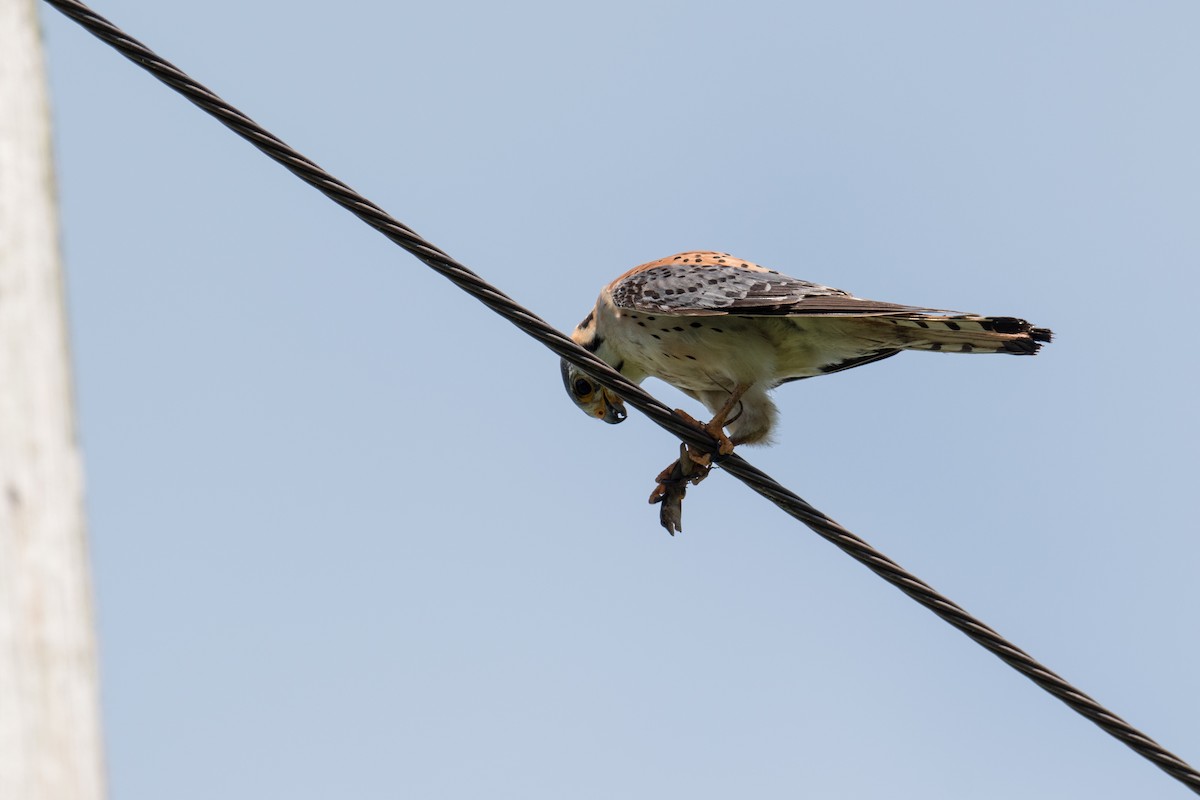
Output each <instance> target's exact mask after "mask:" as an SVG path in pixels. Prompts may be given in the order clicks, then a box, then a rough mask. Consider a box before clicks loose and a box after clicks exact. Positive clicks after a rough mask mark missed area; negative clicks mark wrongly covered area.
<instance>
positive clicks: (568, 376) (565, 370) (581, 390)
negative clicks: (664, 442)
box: [562, 360, 626, 425]
mask: <svg viewBox="0 0 1200 800" xmlns="http://www.w3.org/2000/svg"><path fill="white" fill-rule="evenodd" d="M562 377H563V386H565V387H566V389H567V394H569V395H571V399H572V400H574V401H575V405H577V406H579V407H580V408H582V409H583V413H585V414H587V415H588V416H589V417H595V418H596V419H602V420H604V421H605V422H607V423H609V424H610V425H616V424H617V423H618V422H624V421H625V417H626V413H625V404H624V403H622V402H621V398H619V397H617V396H616V395H615V394H613V393H612V392H610V391H609V390H608V389H605V388H604V387H603V386H601V385H600V384H598V383H596V382H595V381H594V380H592V379H591V378H590V377H589V376H588V375H587V374H586V373H584V372H583V371H581V370H580V369H579V368H578V367H576V366H575V365H574V364H572V363H570V362H568V361H565V360H564V361H563V362H562Z"/></svg>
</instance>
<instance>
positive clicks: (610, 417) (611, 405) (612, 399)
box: [600, 389, 629, 425]
mask: <svg viewBox="0 0 1200 800" xmlns="http://www.w3.org/2000/svg"><path fill="white" fill-rule="evenodd" d="M600 391H601V393H602V396H603V399H604V416H602V417H600V419H602V420H604V421H605V422H607V423H608V424H609V425H616V424H617V423H618V422H624V421H625V417H627V416H629V415H628V414H626V413H625V404H624V403H622V402H621V398H619V397H617V396H616V395H615V394H613V393H612V392H610V391H609V390H608V389H601V390H600Z"/></svg>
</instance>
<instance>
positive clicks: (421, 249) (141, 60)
mask: <svg viewBox="0 0 1200 800" xmlns="http://www.w3.org/2000/svg"><path fill="white" fill-rule="evenodd" d="M46 2H47V3H49V4H50V5H52V6H54V7H55V8H56V9H58V10H59V11H61V12H62V13H63V14H65V15H66V16H67V17H69V18H71V19H73V20H75V21H76V22H78V23H79V24H80V25H82V26H83V27H84V28H86V29H87V30H88V31H89V32H91V33H92V34H94V35H95V36H96V37H98V38H99V39H101V40H102V41H104V42H105V43H107V44H109V45H111V46H112V47H114V48H116V49H117V50H118V51H120V53H121V54H122V55H124V56H125V57H126V58H128V59H129V60H130V61H133V62H134V63H135V64H137V65H138V66H140V67H142V68H143V69H145V70H147V71H148V72H150V73H151V74H153V75H154V76H155V77H156V78H158V79H159V80H160V81H162V82H163V83H165V84H167V85H168V86H170V87H171V88H172V89H174V90H175V91H177V92H179V93H180V94H182V95H183V96H184V97H186V98H187V99H188V100H190V101H191V102H192V103H194V104H196V105H197V106H199V107H200V108H201V109H202V110H204V111H205V112H207V113H208V114H210V115H212V116H214V117H216V118H217V119H218V120H220V121H221V123H222V124H224V125H225V126H226V127H228V128H229V129H230V130H232V131H233V132H234V133H236V134H238V135H239V136H241V137H242V138H244V139H246V140H247V141H249V142H250V143H251V144H253V145H254V146H255V147H257V148H258V149H259V150H261V151H262V152H263V153H265V154H266V155H267V156H269V157H271V158H272V159H274V160H275V161H278V162H279V163H280V164H282V165H283V166H284V167H286V168H287V169H288V170H289V171H291V172H292V173H293V174H294V175H296V177H298V178H300V179H301V180H303V181H304V182H305V183H308V184H309V185H311V186H313V187H314V188H316V189H318V190H319V191H321V192H322V193H323V194H325V195H326V196H327V197H329V198H330V199H331V200H333V201H334V202H335V203H337V204H338V205H340V206H342V207H343V208H345V209H347V210H348V211H350V212H351V213H352V214H354V215H355V216H357V217H358V218H359V219H361V220H362V221H363V222H365V223H367V224H368V225H370V226H371V227H373V228H375V229H376V230H378V231H379V232H380V233H382V234H383V235H384V236H386V237H387V238H389V239H391V240H392V241H393V242H395V243H396V244H398V245H399V246H400V247H402V248H404V249H405V250H407V251H408V252H409V253H411V254H412V255H413V256H415V257H416V258H417V259H419V260H420V261H422V262H423V263H425V264H426V265H427V266H429V267H430V268H432V269H434V270H435V271H437V272H438V273H440V274H441V275H443V276H444V277H446V278H447V279H449V280H450V281H451V282H453V283H454V284H455V285H456V286H458V287H459V288H460V289H462V290H463V291H465V292H467V293H469V294H471V295H472V296H474V297H475V298H476V299H478V300H479V301H480V302H482V303H483V304H484V305H486V306H487V307H488V308H490V309H491V310H492V311H495V312H496V313H497V314H499V315H501V316H502V317H504V318H505V319H507V320H508V321H510V322H512V323H513V324H514V325H516V326H517V327H518V328H520V329H521V330H522V331H524V332H525V333H527V334H529V335H530V336H532V337H533V338H535V339H537V340H538V341H539V342H541V343H542V344H544V345H545V346H546V347H548V348H549V349H550V350H552V351H554V352H555V353H556V354H558V355H559V356H561V357H562V358H565V359H566V360H567V361H569V362H571V363H572V364H575V365H576V366H578V367H580V368H581V369H584V370H586V371H587V372H588V373H589V374H590V375H592V376H593V377H595V378H596V380H597V381H598V382H599V383H601V384H602V385H604V386H606V387H607V388H609V389H611V390H612V391H614V392H616V393H617V394H618V395H620V397H621V398H622V399H623V400H625V401H626V402H627V403H629V404H630V405H632V406H633V407H634V408H636V409H638V410H639V411H641V412H642V413H644V414H646V416H648V417H650V419H652V420H653V421H654V422H656V423H657V424H658V425H659V426H661V427H663V428H665V429H666V430H668V431H669V432H671V433H672V434H674V435H675V436H677V437H678V438H679V439H681V440H682V441H684V442H686V443H688V444H690V445H694V446H696V447H698V448H700V449H701V450H703V451H705V452H716V442H715V441H713V440H712V438H711V437H709V436H708V435H707V434H705V433H703V432H701V431H699V430H697V429H696V428H694V427H692V426H691V425H689V424H687V423H686V422H684V421H683V420H681V419H680V418H679V417H678V416H676V415H675V413H674V412H673V411H672V410H671V409H670V408H669V407H668V406H666V405H664V404H663V403H662V402H660V401H658V400H657V399H655V398H654V397H652V396H651V395H650V394H649V393H647V392H646V391H645V390H644V389H642V388H641V387H640V386H638V385H636V384H634V383H631V382H630V381H628V380H627V379H626V378H625V377H624V376H622V375H621V374H620V373H618V372H616V371H615V370H613V369H612V368H611V367H609V366H608V365H607V364H605V363H604V362H603V361H601V360H600V359H598V358H596V357H595V356H594V355H592V354H591V353H589V352H588V351H586V350H584V349H583V348H582V347H579V346H578V345H576V344H575V343H574V342H573V341H571V339H570V338H568V337H567V336H565V335H563V334H562V333H561V332H559V331H558V330H557V329H555V328H554V327H552V326H551V325H550V324H549V323H547V322H546V321H545V320H543V319H541V318H540V317H538V316H537V315H536V314H534V313H533V312H531V311H529V310H528V309H526V308H524V307H523V306H521V305H520V304H519V303H517V302H516V301H515V300H513V299H512V298H510V297H509V296H508V295H506V294H504V293H503V292H501V291H500V290H499V289H497V288H495V287H494V286H492V285H490V284H489V283H487V282H486V281H484V280H483V279H482V278H480V277H479V276H478V275H476V274H475V273H474V272H472V271H471V270H469V269H467V268H466V267H464V266H463V265H461V264H459V263H458V262H457V261H455V260H454V259H452V258H450V256H448V255H446V253H445V252H444V251H442V250H441V249H439V248H437V247H435V246H434V245H432V244H430V243H429V242H427V241H425V240H424V239H423V238H421V237H420V236H419V235H418V234H417V233H416V232H414V231H413V230H412V229H411V228H409V227H408V226H406V225H404V224H402V223H400V222H398V221H397V220H395V219H393V218H392V217H391V216H390V215H388V214H387V213H386V212H385V211H384V210H383V209H381V208H380V207H379V206H377V205H375V204H374V203H372V202H371V201H370V200H367V199H366V198H365V197H363V196H361V195H359V194H358V193H357V192H355V191H354V190H353V189H351V188H350V187H349V186H347V185H346V184H344V183H342V182H341V181H340V180H338V179H337V178H334V177H333V176H332V175H330V174H329V173H327V172H325V171H324V170H323V169H321V168H320V167H318V166H317V165H316V164H314V163H313V162H312V161H310V160H309V159H308V158H306V157H304V156H303V155H301V154H300V153H298V152H296V151H295V150H293V149H292V148H290V147H288V146H287V145H286V144H285V143H284V142H283V141H282V140H281V139H279V138H278V137H276V136H275V135H274V134H272V133H270V132H268V131H267V130H265V129H263V128H262V127H261V126H259V125H258V124H257V123H255V122H254V121H253V120H252V119H250V118H249V117H248V116H246V115H245V114H243V113H242V112H241V111H239V110H238V109H236V108H234V107H233V106H231V105H229V104H228V103H226V102H225V101H224V100H222V99H221V98H220V97H218V96H217V95H216V94H215V93H214V92H212V91H210V90H209V89H207V88H205V87H204V86H202V85H200V84H199V83H197V82H196V81H195V80H193V79H192V78H191V77H190V76H188V75H187V74H186V73H184V72H183V71H182V70H180V69H179V68H178V67H176V66H174V65H173V64H171V63H170V62H168V61H166V60H164V59H162V58H160V57H159V56H158V55H156V54H155V53H154V52H153V51H151V50H150V49H149V48H147V47H146V46H145V45H143V44H142V43H141V42H139V41H137V40H136V39H134V38H132V37H130V36H129V35H127V34H126V33H125V32H123V31H122V30H121V29H120V28H117V27H116V26H115V25H113V24H112V23H111V22H109V21H108V20H107V19H105V18H104V17H102V16H100V15H99V14H97V13H96V12H94V11H92V10H91V9H90V8H88V7H87V6H86V5H84V4H83V3H79V2H75V0H46ZM720 463H721V466H722V468H723V469H725V471H727V472H729V473H730V474H731V475H733V476H735V477H736V478H738V479H739V480H741V481H742V482H743V483H745V484H746V485H747V486H749V487H750V488H751V489H753V490H754V491H756V492H758V493H759V494H760V495H762V496H763V497H765V498H767V499H768V500H770V501H771V502H773V503H775V505H777V506H779V507H780V508H781V509H783V511H784V512H786V513H787V514H789V515H791V516H792V517H794V518H796V519H797V520H799V521H801V522H803V523H804V524H805V525H807V526H808V527H810V528H811V529H812V530H814V531H815V532H816V533H818V534H820V535H821V536H822V537H824V538H825V539H827V540H829V541H830V542H832V543H833V544H835V545H837V546H838V547H840V548H841V549H842V550H843V551H845V552H846V553H847V554H848V555H850V556H851V557H852V558H854V559H856V560H858V561H859V562H861V563H863V564H864V565H866V566H867V568H869V569H870V570H871V571H872V572H874V573H875V574H876V575H878V576H879V577H881V578H883V579H884V580H886V581H887V582H888V583H890V584H892V585H893V586H895V587H897V588H898V589H900V591H902V592H904V593H905V594H907V595H908V596H909V597H911V598H912V599H913V600H916V601H917V602H918V603H920V604H921V605H923V606H925V607H926V608H928V609H929V610H930V611H932V612H933V613H935V614H937V615H938V616H939V617H941V618H942V619H943V620H945V621H946V622H948V623H950V624H951V625H953V626H954V627H955V628H958V629H959V630H960V631H962V632H963V633H965V634H966V635H967V636H969V637H970V638H971V639H972V640H974V641H975V642H976V643H978V644H979V645H981V646H983V647H984V648H986V649H987V650H989V651H991V652H992V653H993V654H995V655H996V656H997V657H999V658H1000V659H1001V660H1002V661H1004V662H1005V663H1006V664H1008V665H1009V666H1011V667H1012V668H1013V669H1015V670H1017V671H1018V672H1020V673H1021V674H1022V675H1024V676H1026V677H1027V678H1029V679H1030V680H1032V681H1033V682H1034V683H1036V684H1037V685H1038V686H1040V687H1042V688H1043V689H1045V690H1046V691H1047V692H1049V693H1050V694H1052V695H1054V696H1055V697H1057V698H1058V699H1059V700H1061V701H1062V702H1064V703H1066V704H1067V705H1068V706H1070V707H1071V708H1072V709H1074V710H1075V711H1076V712H1078V713H1079V714H1082V715H1083V716H1084V717H1087V718H1088V719H1090V720H1091V721H1092V722H1094V723H1096V725H1098V726H1100V727H1101V728H1102V729H1104V730H1105V731H1106V732H1107V733H1109V734H1110V735H1112V736H1113V737H1115V738H1116V739H1118V740H1120V741H1121V742H1123V743H1124V744H1126V745H1127V746H1129V747H1130V748H1131V749H1132V750H1133V751H1134V752H1136V753H1138V754H1139V755H1141V756H1143V757H1144V758H1146V759H1148V760H1150V761H1151V762H1153V763H1154V764H1155V765H1157V766H1158V767H1159V768H1160V769H1162V770H1163V771H1164V772H1166V773H1167V774H1168V775H1170V776H1172V777H1173V778H1175V779H1176V780H1178V781H1180V782H1181V783H1183V784H1184V785H1185V786H1187V787H1188V788H1189V789H1191V790H1192V791H1193V792H1195V793H1196V794H1200V773H1198V772H1197V771H1196V770H1195V769H1194V768H1193V767H1191V766H1190V765H1189V764H1188V763H1187V762H1185V761H1184V760H1183V759H1181V758H1179V757H1178V756H1176V755H1174V754H1173V753H1171V752H1170V751H1168V750H1166V749H1165V748H1163V747H1162V746H1161V745H1160V744H1158V743H1157V742H1155V741H1154V740H1153V739H1151V738H1150V737H1149V736H1147V735H1145V734H1144V733H1142V732H1141V731H1139V730H1138V729H1137V728H1134V727H1133V726H1132V725H1130V724H1129V723H1128V722H1126V721H1125V720H1123V719H1121V718H1120V717H1119V716H1117V715H1116V714H1114V713H1112V712H1111V711H1109V710H1108V709H1106V708H1105V707H1104V706H1102V705H1100V704H1099V703H1098V702H1096V701H1095V700H1093V699H1092V698H1091V697H1089V696H1088V695H1087V694H1084V693H1083V692H1081V691H1080V690H1079V689H1076V688H1075V687H1074V686H1072V685H1071V684H1070V683H1068V682H1067V681H1066V680H1064V679H1063V678H1062V677H1060V676H1059V675H1058V674H1057V673H1055V672H1054V671H1052V670H1050V669H1048V668H1047V667H1045V666H1043V665H1042V664H1040V663H1038V662H1037V661H1036V660H1035V659H1034V658H1033V657H1032V656H1030V655H1029V654H1028V653H1026V652H1025V651H1024V650H1021V649H1020V648H1019V647H1017V646H1016V645H1014V644H1012V643H1011V642H1009V641H1008V640H1007V639H1005V638H1004V637H1003V636H1001V635H1000V634H998V633H996V631H994V630H992V629H991V628H990V627H988V626H987V625H985V624H983V623H982V622H980V621H979V620H978V619H976V618H975V617H973V616H971V615H970V614H968V613H967V612H966V611H965V610H963V609H962V608H961V607H960V606H958V605H957V604H956V603H954V602H952V601H951V600H949V599H948V598H946V597H944V596H942V595H941V594H939V593H938V592H937V591H935V590H934V589H933V587H931V586H930V585H929V584H927V583H925V582H924V581H922V580H921V579H920V578H917V577H916V576H914V575H912V574H911V573H909V572H908V571H906V570H905V569H904V568H903V567H901V566H900V565H899V564H897V563H896V562H895V561H892V560H891V559H890V558H888V557H887V556H886V555H884V554H883V553H881V552H879V551H878V550H876V549H875V548H873V547H872V546H871V545H870V544H868V543H867V542H866V541H864V540H863V539H861V538H859V537H858V536H856V535H855V534H853V533H851V532H850V531H848V530H846V529H845V528H843V527H842V526H841V525H839V524H838V523H836V522H834V521H833V520H832V519H830V518H829V517H828V516H826V515H825V514H823V513H822V512H820V511H818V510H817V509H815V508H813V507H812V506H811V505H809V504H808V503H807V502H805V501H804V500H803V499H802V498H800V497H799V496H798V495H796V494H795V493H793V492H792V491H791V490H789V489H787V488H786V487H784V486H783V485H781V484H780V483H778V482H777V481H776V480H774V479H773V478H771V477H770V476H769V475H767V474H766V473H765V472H763V471H762V470H759V469H758V468H757V467H755V466H753V465H751V464H750V463H749V462H747V461H746V460H745V459H743V458H742V457H741V456H739V455H737V454H734V455H732V456H729V457H726V458H724V459H721V460H720Z"/></svg>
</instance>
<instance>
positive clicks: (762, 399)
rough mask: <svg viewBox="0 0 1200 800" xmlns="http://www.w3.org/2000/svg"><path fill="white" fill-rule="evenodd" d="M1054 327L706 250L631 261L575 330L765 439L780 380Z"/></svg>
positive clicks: (607, 354)
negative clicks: (877, 293) (913, 302)
mask: <svg viewBox="0 0 1200 800" xmlns="http://www.w3.org/2000/svg"><path fill="white" fill-rule="evenodd" d="M1050 337H1051V333H1050V331H1049V330H1048V329H1047V328H1037V327H1034V326H1033V325H1031V324H1030V323H1028V322H1026V321H1025V320H1023V319H1017V318H1015V317H985V316H979V315H976V314H963V313H958V312H953V311H945V310H940V309H933V308H918V307H915V306H904V305H896V304H895V303H882V302H878V301H875V300H864V299H862V298H859V297H855V296H853V295H851V294H850V293H848V292H844V291H842V290H841V289H831V288H830V287H828V286H821V285H819V284H816V283H809V282H808V281H802V280H797V279H796V278H790V277H788V276H787V275H783V274H781V273H779V272H776V271H774V270H770V269H766V268H764V267H760V266H758V265H757V264H752V263H750V262H748V261H743V260H742V259H740V258H735V257H733V256H731V255H728V254H726V253H710V252H694V253H680V254H679V255H675V256H670V257H668V258H664V259H660V260H658V261H651V262H650V263H648V264H643V265H642V266H640V267H635V268H634V269H632V270H630V271H629V272H626V273H625V274H624V275H622V276H621V277H619V278H617V279H616V280H615V281H613V282H612V283H610V284H609V285H608V286H606V287H604V290H603V291H602V292H600V299H599V300H597V301H596V307H595V308H594V309H592V311H591V313H589V314H588V315H587V317H586V318H585V319H584V320H583V322H581V323H580V324H579V326H578V327H577V328H576V329H575V332H574V333H573V334H572V336H571V338H572V339H574V340H575V341H576V342H577V343H578V344H580V345H581V346H583V347H584V348H586V349H587V350H590V351H591V352H593V353H595V354H596V355H597V356H598V357H600V358H601V359H603V360H604V361H606V362H607V363H608V364H610V365H611V366H612V367H613V368H614V369H616V370H617V371H618V372H620V373H622V374H623V375H625V376H626V377H627V378H629V379H630V380H632V381H634V382H639V383H640V382H641V381H643V380H645V379H646V378H647V377H650V376H654V377H656V378H660V379H662V380H664V381H666V382H667V383H669V384H671V385H672V386H675V387H677V388H678V389H680V390H682V391H683V392H684V393H685V394H688V395H690V396H691V397H694V398H695V399H697V400H699V401H700V402H701V403H703V404H704V405H705V407H706V408H708V410H709V411H710V412H711V413H712V414H714V420H713V422H712V423H710V424H709V427H710V428H711V429H713V430H716V431H720V430H722V429H724V430H726V431H728V440H727V441H728V443H729V445H731V446H732V445H738V444H753V443H756V442H764V441H766V440H767V439H768V437H769V436H770V434H771V429H772V426H773V425H774V423H775V419H776V415H777V412H776V409H775V404H774V403H773V402H772V401H771V399H770V397H769V396H768V392H770V391H771V390H772V389H774V388H775V387H777V386H779V385H780V384H783V383H787V382H789V381H795V380H800V379H802V378H812V377H816V376H818V375H827V374H829V373H831V372H840V371H841V370H844V369H850V368H851V367H857V366H861V365H862V364H869V363H871V362H872V361H879V360H881V359H884V358H888V357H890V356H894V355H895V354H896V353H899V352H900V351H901V350H928V351H936V352H942V353H1009V354H1011V355H1021V356H1031V355H1033V354H1034V353H1036V352H1037V351H1038V349H1039V348H1040V347H1041V346H1042V343H1043V342H1049V341H1050ZM562 374H563V383H564V384H565V385H566V389H567V392H568V394H570V395H571V398H572V399H573V400H574V401H575V403H576V404H577V405H578V406H579V407H580V408H582V409H583V410H584V411H585V412H586V413H587V414H588V415H589V416H593V417H597V418H598V419H602V420H604V421H605V422H611V423H617V422H621V421H622V420H624V419H625V408H624V406H623V405H622V403H621V400H620V398H618V397H617V396H615V395H614V394H613V393H612V392H610V391H608V390H607V389H604V388H603V387H600V386H598V385H597V384H596V383H595V382H594V381H592V380H591V378H589V377H588V375H587V374H586V373H585V372H583V371H581V370H579V369H577V368H576V367H574V366H572V365H571V364H568V363H567V362H565V361H564V362H563V364H562ZM719 438H720V437H718V439H719ZM724 445H725V443H724V442H722V448H721V449H722V452H724V451H725V449H726V448H725V447H724Z"/></svg>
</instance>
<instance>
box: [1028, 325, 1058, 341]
mask: <svg viewBox="0 0 1200 800" xmlns="http://www.w3.org/2000/svg"><path fill="white" fill-rule="evenodd" d="M1029 336H1030V338H1032V339H1033V340H1034V341H1035V342H1051V341H1054V331H1052V330H1050V329H1049V328H1030V329H1029Z"/></svg>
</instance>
